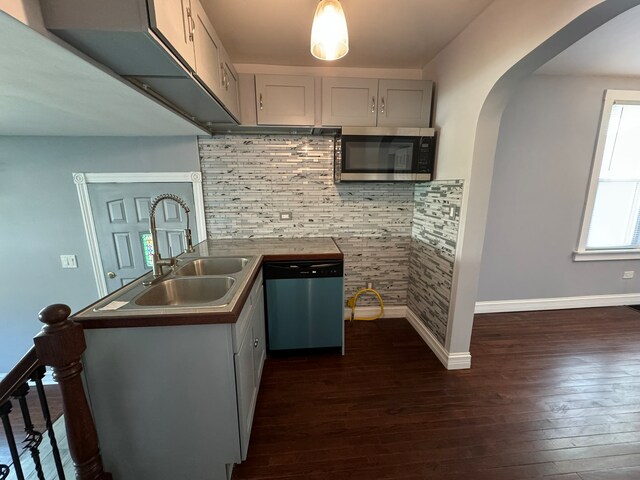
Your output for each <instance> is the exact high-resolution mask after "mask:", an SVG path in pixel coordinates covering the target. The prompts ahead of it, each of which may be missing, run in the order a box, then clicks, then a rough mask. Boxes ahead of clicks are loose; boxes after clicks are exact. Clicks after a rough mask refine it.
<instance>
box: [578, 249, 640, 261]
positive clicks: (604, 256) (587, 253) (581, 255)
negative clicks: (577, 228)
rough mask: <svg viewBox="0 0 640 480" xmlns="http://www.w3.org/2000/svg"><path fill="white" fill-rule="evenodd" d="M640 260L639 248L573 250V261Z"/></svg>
mask: <svg viewBox="0 0 640 480" xmlns="http://www.w3.org/2000/svg"><path fill="white" fill-rule="evenodd" d="M604 260H640V250H582V251H574V252H573V261H574V262H598V261H604Z"/></svg>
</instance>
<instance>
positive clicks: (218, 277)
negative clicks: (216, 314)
mask: <svg viewBox="0 0 640 480" xmlns="http://www.w3.org/2000/svg"><path fill="white" fill-rule="evenodd" d="M248 263H249V259H248V258H245V257H231V258H216V257H213V258H199V259H196V260H192V261H190V262H188V263H186V264H185V265H183V266H178V268H177V269H176V270H175V272H173V274H172V275H171V276H170V277H169V276H168V277H167V278H166V279H164V280H161V281H159V282H158V283H156V284H155V285H152V286H150V287H148V289H147V291H145V292H144V293H142V294H141V295H140V296H138V297H137V298H136V299H135V300H134V303H135V304H136V305H140V306H143V307H157V306H160V307H168V306H187V305H201V304H210V303H212V302H217V301H220V300H221V299H223V298H224V297H225V296H226V295H227V293H229V292H230V291H231V289H232V288H233V286H234V284H235V283H236V278H235V277H233V276H229V275H234V274H237V273H240V272H242V270H244V268H245V267H246V266H247V264H248Z"/></svg>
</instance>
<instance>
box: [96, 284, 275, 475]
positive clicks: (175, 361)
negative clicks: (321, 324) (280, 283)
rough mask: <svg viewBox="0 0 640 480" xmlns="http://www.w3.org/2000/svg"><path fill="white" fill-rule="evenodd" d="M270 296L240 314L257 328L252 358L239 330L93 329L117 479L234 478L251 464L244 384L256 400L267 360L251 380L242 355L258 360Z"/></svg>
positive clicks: (103, 418) (104, 447) (105, 435)
mask: <svg viewBox="0 0 640 480" xmlns="http://www.w3.org/2000/svg"><path fill="white" fill-rule="evenodd" d="M256 286H257V285H256ZM254 290H255V289H254ZM261 295H262V292H261V289H260V290H258V292H257V295H255V296H253V297H254V299H255V301H254V302H253V305H248V306H245V310H246V309H249V310H250V311H249V312H248V313H245V310H243V312H242V313H241V318H244V317H246V316H247V314H248V315H249V317H248V318H250V319H252V320H253V321H254V322H255V323H254V324H253V325H250V326H249V328H247V330H246V331H245V333H246V335H245V336H244V337H243V339H245V342H244V343H246V344H247V345H248V346H249V347H250V350H248V351H243V350H242V347H241V345H242V343H240V349H239V351H238V352H234V329H235V328H236V325H235V324H220V325H187V326H168V327H149V328H144V327H142V328H111V329H90V330H85V338H86V341H87V350H86V352H85V355H84V364H85V378H86V386H87V391H88V395H89V399H90V402H91V408H92V410H93V414H94V418H95V422H96V427H97V431H98V437H99V441H100V448H101V451H102V457H103V460H104V462H105V466H106V468H107V470H108V471H109V472H111V473H112V474H113V476H114V478H117V479H118V480H175V479H180V478H184V479H189V480H226V479H227V478H228V472H230V471H231V467H232V464H234V463H239V462H240V461H241V459H242V457H244V456H246V449H247V445H248V442H249V438H248V435H249V433H250V430H251V421H252V419H253V407H254V406H255V398H254V399H252V400H253V401H251V402H250V405H251V410H250V412H248V411H246V410H245V409H243V408H242V406H240V410H241V413H240V415H242V416H243V418H242V419H240V418H239V413H238V409H239V402H238V394H240V390H236V376H239V377H238V385H239V386H240V385H241V384H242V383H244V384H247V382H248V383H250V384H251V388H250V390H253V389H254V388H255V395H257V385H258V384H259V380H260V372H261V369H262V361H264V356H263V355H259V358H260V361H259V362H257V363H256V367H258V370H257V371H256V370H255V369H253V368H249V369H248V371H247V372H246V375H250V376H249V377H248V378H247V379H245V378H243V375H245V373H240V372H237V371H236V365H235V364H236V363H237V360H236V359H237V357H238V356H240V355H244V356H247V357H248V358H250V359H253V358H254V357H253V352H254V339H253V338H252V337H250V335H252V332H253V331H254V330H255V331H258V330H259V329H260V328H261V327H262V328H264V327H263V326H261V324H260V322H264V315H261V314H260V312H261V311H262V310H260V309H257V308H254V306H256V305H257V306H260V305H261V301H262V296H261ZM254 312H258V313H256V314H255V315H254V314H253V313H254ZM257 350H258V351H259V349H257ZM249 364H250V365H251V367H253V360H251V361H250V362H249ZM241 388H242V387H240V389H241ZM247 423H248V424H247ZM241 432H242V433H241ZM241 436H242V444H243V448H242V449H241ZM241 452H242V453H241Z"/></svg>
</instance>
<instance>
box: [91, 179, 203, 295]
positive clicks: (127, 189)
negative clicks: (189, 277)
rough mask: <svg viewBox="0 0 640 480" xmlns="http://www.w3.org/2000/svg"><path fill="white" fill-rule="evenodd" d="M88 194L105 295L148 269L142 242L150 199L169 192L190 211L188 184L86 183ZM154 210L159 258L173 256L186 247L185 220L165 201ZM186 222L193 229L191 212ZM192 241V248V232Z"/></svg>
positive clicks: (190, 199)
mask: <svg viewBox="0 0 640 480" xmlns="http://www.w3.org/2000/svg"><path fill="white" fill-rule="evenodd" d="M88 190H89V200H90V202H91V209H92V212H93V221H94V225H95V229H96V234H97V236H98V248H99V250H100V257H101V261H102V267H103V270H104V273H105V281H106V284H107V289H108V291H109V292H113V291H115V290H117V289H118V288H120V287H122V286H123V285H125V284H126V283H128V282H130V281H132V280H134V279H136V278H138V277H139V276H141V275H143V274H145V273H146V272H148V271H149V270H150V269H151V266H150V264H149V262H148V258H147V257H145V247H144V242H145V240H147V239H148V236H149V206H150V203H151V199H152V198H153V197H155V196H156V195H160V194H161V193H167V192H169V193H174V194H176V195H178V196H179V197H182V198H183V199H184V200H185V202H187V205H189V208H190V209H191V212H193V211H194V208H193V205H194V202H193V186H192V185H191V183H182V182H176V183H90V184H88ZM160 207H161V208H158V209H157V210H156V222H157V226H158V243H159V247H160V254H161V255H162V256H163V257H165V258H166V257H167V256H176V255H178V254H180V253H181V252H183V251H184V250H185V247H186V242H185V239H184V229H185V228H186V218H185V215H184V212H183V210H182V208H180V207H179V206H178V205H177V204H176V203H175V202H172V201H171V200H165V201H163V202H162V204H161V205H160ZM190 220H191V225H190V226H191V227H194V226H195V218H194V216H193V213H191V219H190ZM193 236H194V243H197V242H198V241H199V240H198V239H197V234H196V232H193ZM110 274H111V275H110Z"/></svg>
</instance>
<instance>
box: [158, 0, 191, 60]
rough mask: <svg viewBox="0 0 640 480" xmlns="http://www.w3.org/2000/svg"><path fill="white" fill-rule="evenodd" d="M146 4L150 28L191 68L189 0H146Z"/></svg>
mask: <svg viewBox="0 0 640 480" xmlns="http://www.w3.org/2000/svg"><path fill="white" fill-rule="evenodd" d="M148 5H149V17H150V24H151V29H152V30H153V31H154V32H155V33H156V34H158V35H159V36H160V38H162V40H163V41H164V42H165V43H166V44H167V46H168V47H169V48H171V49H172V50H173V51H174V53H176V54H177V55H178V56H179V57H180V58H181V59H182V61H183V62H184V63H186V65H187V67H189V68H190V69H191V70H193V69H194V68H195V52H194V48H193V28H194V25H193V18H192V10H191V0H148Z"/></svg>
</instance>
